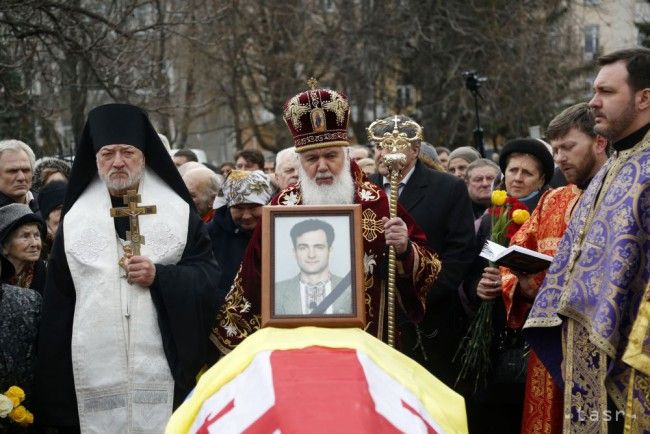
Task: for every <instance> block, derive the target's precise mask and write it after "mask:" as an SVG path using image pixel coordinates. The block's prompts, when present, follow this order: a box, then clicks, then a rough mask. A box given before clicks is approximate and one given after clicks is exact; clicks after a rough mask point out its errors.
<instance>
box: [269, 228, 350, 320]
mask: <svg viewBox="0 0 650 434" xmlns="http://www.w3.org/2000/svg"><path fill="white" fill-rule="evenodd" d="M289 233H290V235H291V242H292V244H293V251H294V254H295V256H296V263H297V264H298V268H299V269H300V272H299V273H298V274H297V275H296V276H294V277H293V278H291V279H288V280H283V281H280V282H277V283H276V284H275V303H274V306H275V314H276V315H317V314H326V315H333V314H346V315H350V314H352V291H351V286H350V278H349V275H348V276H347V277H346V278H345V279H342V278H341V277H339V276H336V275H334V274H332V272H331V271H330V256H331V254H332V243H333V242H334V228H333V227H332V225H330V224H329V223H327V222H325V221H323V220H319V219H308V220H303V221H301V222H299V223H296V224H295V225H294V226H293V227H292V228H291V231H290V232H289Z"/></svg>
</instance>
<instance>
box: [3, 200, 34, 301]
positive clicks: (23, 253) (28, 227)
mask: <svg viewBox="0 0 650 434" xmlns="http://www.w3.org/2000/svg"><path fill="white" fill-rule="evenodd" d="M44 235H45V224H44V223H43V220H41V218H40V217H39V216H38V215H36V214H34V213H33V212H32V210H31V209H30V208H29V207H28V206H27V205H24V204H19V203H13V204H10V205H6V206H3V207H2V208H0V244H1V245H2V252H1V254H0V260H1V262H2V271H1V273H0V280H2V283H8V284H10V285H15V286H19V287H21V288H31V289H34V290H36V291H38V292H39V293H41V294H42V293H43V287H44V286H45V262H43V261H42V260H41V259H40V256H41V247H42V238H43V236H44Z"/></svg>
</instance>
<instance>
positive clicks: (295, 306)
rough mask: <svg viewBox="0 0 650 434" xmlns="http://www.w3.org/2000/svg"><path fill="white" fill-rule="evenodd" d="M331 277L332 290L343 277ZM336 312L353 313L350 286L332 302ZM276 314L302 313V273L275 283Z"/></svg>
mask: <svg viewBox="0 0 650 434" xmlns="http://www.w3.org/2000/svg"><path fill="white" fill-rule="evenodd" d="M330 277H331V281H332V283H331V285H332V290H334V288H336V286H337V285H338V284H339V282H340V281H341V278H340V277H338V276H335V275H333V274H331V275H330ZM332 311H333V312H334V314H351V313H352V291H351V290H350V286H348V287H347V288H346V289H345V290H344V291H343V292H342V293H341V295H339V297H338V298H337V299H336V300H334V303H332ZM275 314H276V315H301V314H302V304H301V299H300V274H298V275H296V276H294V277H293V278H291V279H288V280H283V281H281V282H278V283H276V284H275Z"/></svg>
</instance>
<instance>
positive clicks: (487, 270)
mask: <svg viewBox="0 0 650 434" xmlns="http://www.w3.org/2000/svg"><path fill="white" fill-rule="evenodd" d="M499 166H500V167H501V170H502V171H503V174H504V181H503V184H504V185H505V191H503V190H496V191H494V192H493V196H492V207H491V208H490V210H489V212H488V214H487V215H486V216H485V217H484V219H483V221H482V222H481V227H480V228H479V232H478V234H477V241H478V244H477V246H478V248H479V249H480V248H482V247H483V244H484V243H485V240H486V239H488V238H489V239H491V240H492V241H494V242H497V243H499V244H502V245H508V244H509V243H510V239H511V238H512V236H513V235H514V234H515V233H516V232H517V230H518V229H519V227H521V225H522V224H523V223H524V222H525V221H526V220H527V219H528V217H529V216H530V213H532V211H533V209H534V208H535V206H536V205H537V201H538V200H539V198H540V196H541V195H542V193H543V192H544V190H545V189H546V185H547V183H548V181H550V179H551V177H552V176H553V170H554V164H553V157H552V155H551V153H550V152H549V150H548V149H547V147H546V146H545V144H544V143H543V142H542V141H541V140H536V139H516V140H512V141H510V142H508V143H507V144H506V145H505V146H504V148H503V150H502V152H501V155H500V158H499ZM474 270H475V271H474V276H475V277H474V280H473V282H474V284H473V285H472V284H470V285H469V287H470V288H474V290H473V291H472V290H470V291H472V292H474V293H473V294H471V293H470V294H468V296H469V297H470V299H473V300H475V301H476V302H477V303H478V304H479V307H478V309H477V314H476V317H475V318H474V322H473V323H472V325H471V326H470V330H469V331H468V335H467V336H466V338H465V340H464V341H463V342H462V344H461V347H460V348H459V352H458V355H457V358H456V360H457V361H458V362H459V363H460V364H461V365H462V367H461V375H460V377H459V379H461V380H471V381H472V383H473V385H474V390H475V394H474V396H473V397H472V398H470V399H469V400H468V419H469V424H470V432H472V433H474V432H477V433H482V432H485V433H497V432H498V433H500V434H508V433H518V432H519V430H520V427H521V414H522V402H523V395H524V379H525V363H526V362H525V358H524V342H523V339H521V337H520V335H519V333H518V330H513V329H509V328H508V327H507V324H506V319H505V317H506V315H505V306H504V303H503V300H502V299H501V297H502V292H503V283H502V279H501V270H499V269H498V268H496V267H494V266H491V264H489V263H488V262H487V261H486V260H484V259H482V258H480V257H479V258H478V259H477V260H476V261H475V264H474ZM496 414H499V417H495V415H496Z"/></svg>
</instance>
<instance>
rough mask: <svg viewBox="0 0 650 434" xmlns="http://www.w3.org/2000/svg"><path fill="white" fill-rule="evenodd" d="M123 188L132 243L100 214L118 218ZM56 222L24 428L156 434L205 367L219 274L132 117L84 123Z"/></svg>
mask: <svg viewBox="0 0 650 434" xmlns="http://www.w3.org/2000/svg"><path fill="white" fill-rule="evenodd" d="M128 190H137V194H138V196H137V197H136V198H135V199H137V207H138V208H139V211H138V212H137V214H138V215H137V219H138V226H139V233H140V234H141V235H142V237H144V243H143V244H140V243H139V242H137V241H138V240H137V237H136V239H135V240H133V238H134V237H133V235H134V232H135V231H134V226H133V225H132V223H130V221H129V217H118V218H113V217H111V212H110V210H111V209H116V208H122V209H123V210H122V214H124V212H125V211H124V208H125V207H126V206H127V205H125V200H124V195H126V194H127V191H128ZM150 205H155V207H156V209H155V210H154V209H153V207H152V206H150ZM61 219H62V221H61V224H60V226H59V227H60V228H61V229H60V230H59V233H58V235H57V237H56V239H55V241H54V245H53V248H52V254H51V256H50V260H49V263H48V276H47V283H46V287H45V291H44V297H43V298H44V299H43V311H42V320H41V328H40V335H39V341H38V353H37V354H38V361H37V367H36V380H35V381H36V396H35V399H36V401H37V403H36V404H37V405H36V408H35V419H36V421H37V423H39V424H41V425H44V426H48V427H58V428H59V429H60V430H61V432H68V431H77V430H81V432H124V433H127V432H163V431H164V428H165V424H166V422H167V420H168V418H169V416H170V415H171V413H172V410H173V408H175V407H176V406H177V405H178V404H180V402H181V401H182V400H183V399H184V398H185V396H186V395H187V393H188V392H189V391H190V390H191V388H192V387H193V386H194V383H195V377H196V375H197V373H198V372H199V370H200V369H201V367H202V366H203V365H204V364H205V362H206V360H207V357H208V335H209V332H210V325H211V321H212V319H213V317H214V311H215V309H216V288H217V283H218V281H219V277H220V270H219V266H218V265H217V263H216V261H215V260H214V258H213V255H212V250H211V243H210V239H209V237H208V234H207V231H206V228H205V227H204V226H203V222H202V221H201V219H200V217H199V216H198V214H197V212H196V209H195V207H194V204H193V202H192V198H191V196H190V194H189V193H188V191H187V189H186V187H185V185H184V184H183V181H182V179H181V177H180V175H179V173H178V171H177V170H176V168H175V167H174V163H173V162H172V160H171V158H170V156H169V154H168V153H167V151H166V150H165V148H164V147H163V145H162V143H161V142H160V139H159V138H158V135H157V134H156V132H155V130H154V129H153V127H152V126H151V124H150V122H149V119H148V117H147V115H146V114H145V112H144V111H143V110H141V109H139V108H138V107H134V106H130V105H124V104H109V105H104V106H100V107H97V108H95V109H93V110H92V111H91V112H90V113H89V114H88V120H87V122H86V126H85V128H84V131H83V136H82V138H81V140H80V143H79V146H78V148H77V152H76V155H75V160H74V164H73V166H72V172H71V176H70V183H69V187H68V192H67V195H66V198H65V202H64V205H63V209H62V212H61ZM136 243H137V245H138V246H139V249H140V252H139V254H138V252H137V247H138V246H136ZM134 247H135V248H134ZM129 249H130V253H131V254H129Z"/></svg>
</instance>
